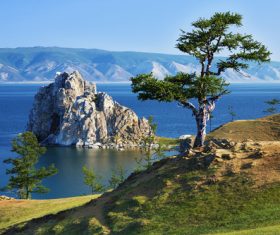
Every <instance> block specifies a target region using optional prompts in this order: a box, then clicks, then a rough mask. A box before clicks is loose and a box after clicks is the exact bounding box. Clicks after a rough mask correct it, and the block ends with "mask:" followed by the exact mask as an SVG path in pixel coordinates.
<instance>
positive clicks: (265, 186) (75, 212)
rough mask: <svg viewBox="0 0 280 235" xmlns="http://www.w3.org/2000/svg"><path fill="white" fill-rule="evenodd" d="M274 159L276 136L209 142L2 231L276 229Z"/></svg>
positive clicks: (278, 188) (278, 146)
mask: <svg viewBox="0 0 280 235" xmlns="http://www.w3.org/2000/svg"><path fill="white" fill-rule="evenodd" d="M221 146H224V147H221ZM279 164H280V142H269V141H261V142H254V141H251V142H244V143H236V144H232V143H226V144H224V143H217V142H216V143H209V146H206V148H205V149H204V150H203V149H200V150H194V151H193V152H192V153H191V154H189V155H187V156H185V157H171V158H166V159H164V160H161V161H160V162H157V163H155V164H154V165H153V166H152V167H151V168H150V169H148V170H146V171H143V172H140V173H135V174H133V175H131V176H130V177H129V178H128V179H127V180H126V181H125V182H124V183H123V184H122V185H120V186H119V187H118V188H117V189H116V190H114V191H112V192H108V193H105V194H103V195H102V196H101V197H100V198H98V199H97V200H93V201H91V202H89V203H87V204H86V205H84V206H81V207H78V208H76V209H72V210H67V211H64V212H60V213H59V214H57V215H52V216H47V217H42V218H39V219H36V220H33V221H30V222H28V223H26V224H25V225H21V226H17V227H14V228H13V229H11V230H9V231H7V233H6V234H67V235H69V234H128V235H129V234H223V233H225V234H258V233H259V234H262V232H267V234H269V233H270V234H277V232H278V231H279V226H278V225H279V224H280V197H279V194H280V171H279ZM255 228H258V229H257V230H250V229H255ZM233 231H236V233H232V232H233ZM238 231H240V232H238Z"/></svg>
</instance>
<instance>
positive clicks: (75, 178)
mask: <svg viewBox="0 0 280 235" xmlns="http://www.w3.org/2000/svg"><path fill="white" fill-rule="evenodd" d="M40 86H42V85H26V84H20V85H18V84H17V85H7V84H6V85H3V84H1V85H0V187H3V186H4V185H5V184H6V183H7V179H8V178H7V176H6V175H5V169H6V167H7V166H6V165H5V164H3V163H2V161H3V159H5V158H7V157H10V156H15V154H14V153H11V152H10V142H11V139H12V138H13V137H15V136H16V135H17V134H18V133H20V132H22V131H24V130H25V127H26V123H27V119H28V114H29V110H30V109H31V106H32V102H33V97H34V95H35V93H36V91H37V90H38V88H39V87H40ZM97 88H98V90H99V91H105V92H108V93H109V94H110V95H111V96H113V98H114V99H115V100H117V101H118V102H119V103H120V104H122V105H125V106H127V107H130V108H132V109H133V110H134V111H135V112H136V113H137V114H138V115H139V116H145V117H148V116H150V115H152V116H153V117H154V120H155V122H156V123H157V124H158V131H157V134H158V135H160V136H167V137H178V136H180V135H182V134H194V133H195V130H196V127H195V122H194V120H193V117H192V115H191V112H190V111H189V110H187V109H183V108H181V107H178V106H177V105H176V104H175V103H159V102H156V101H145V102H141V101H138V100H137V97H136V95H135V94H133V93H131V90H130V86H129V85H128V84H98V85H97ZM230 90H231V93H230V94H229V95H226V96H224V97H223V98H222V99H221V100H220V101H218V102H217V105H216V110H215V111H214V113H213V116H214V118H213V121H212V126H213V128H215V127H218V126H219V125H221V124H223V123H226V122H228V121H230V120H231V116H230V115H229V111H228V107H229V106H232V107H233V110H234V112H235V113H236V115H237V116H236V117H235V118H236V119H254V118H258V117H262V116H264V112H263V111H264V110H265V109H266V108H267V105H266V104H265V103H264V101H266V100H269V99H272V98H280V84H233V85H231V86H230ZM141 156H142V155H141V153H139V152H136V151H124V152H117V151H112V150H111V151H105V150H102V151H96V150H90V149H82V150H81V149H79V150H77V149H75V148H58V147H55V148H49V149H48V151H47V153H46V154H45V155H44V156H42V158H41V160H40V162H39V164H38V165H40V166H43V165H49V164H51V163H54V164H55V165H56V167H57V168H58V169H59V173H58V174H57V175H55V176H53V177H51V178H48V179H46V180H45V181H44V185H46V186H47V187H49V188H50V189H51V191H50V192H49V193H47V194H43V195H33V197H34V198H56V197H67V196H75V195H81V194H85V193H89V190H88V188H87V187H86V186H85V185H84V184H83V177H82V173H81V168H82V166H83V165H87V166H89V167H93V168H94V169H95V171H96V172H97V174H99V175H100V176H102V181H103V183H104V184H105V183H106V182H107V181H108V179H109V178H110V176H111V173H112V170H113V169H116V168H117V167H118V166H123V168H125V169H126V173H127V174H129V173H130V172H131V171H133V170H134V169H135V167H136V165H137V164H136V161H135V158H140V157H141Z"/></svg>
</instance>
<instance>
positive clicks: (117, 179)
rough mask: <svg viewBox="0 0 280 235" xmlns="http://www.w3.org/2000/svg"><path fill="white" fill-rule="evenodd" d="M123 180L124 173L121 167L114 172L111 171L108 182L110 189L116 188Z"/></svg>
mask: <svg viewBox="0 0 280 235" xmlns="http://www.w3.org/2000/svg"><path fill="white" fill-rule="evenodd" d="M124 180H125V171H124V169H123V167H121V166H119V167H118V168H117V169H116V170H113V171H112V176H111V178H110V180H109V185H110V188H113V189H114V188H117V187H118V186H119V184H121V183H122V182H123V181H124Z"/></svg>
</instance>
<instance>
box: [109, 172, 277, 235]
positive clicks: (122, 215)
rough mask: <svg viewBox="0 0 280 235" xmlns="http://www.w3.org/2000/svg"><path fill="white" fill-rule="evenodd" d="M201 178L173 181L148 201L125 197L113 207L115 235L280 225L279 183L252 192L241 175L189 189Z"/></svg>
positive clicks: (190, 176) (188, 176)
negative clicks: (137, 200) (196, 188)
mask: <svg viewBox="0 0 280 235" xmlns="http://www.w3.org/2000/svg"><path fill="white" fill-rule="evenodd" d="M200 177H203V173H201V172H197V174H195V173H194V172H191V173H187V174H186V175H185V176H183V180H182V183H180V184H178V183H175V182H172V180H171V182H169V183H168V185H170V186H169V187H166V188H165V189H164V190H162V191H161V192H158V194H157V196H155V197H153V198H151V199H150V200H145V201H144V203H137V202H136V201H135V199H134V198H135V197H134V198H132V199H130V200H127V199H124V198H123V197H120V198H119V199H118V200H116V203H115V204H113V205H111V207H110V208H108V214H107V219H108V223H109V225H110V228H111V229H112V231H113V234H139V233H140V234H208V233H209V234H210V233H215V232H226V231H234V230H242V229H248V228H255V227H262V226H268V225H272V224H277V223H278V224H280V198H279V193H280V185H273V186H270V187H267V188H264V189H260V190H252V188H251V187H250V186H249V183H248V181H247V180H246V177H244V178H243V177H240V178H239V177H237V178H231V179H228V181H227V182H221V183H219V184H217V185H216V184H215V185H209V186H205V187H202V188H201V189H200V190H198V191H187V190H185V189H186V188H187V187H191V186H192V181H193V183H194V181H197V180H199V178H200ZM184 181H188V182H189V183H188V184H184V183H183V182H184ZM194 184H195V183H194ZM136 198H137V197H136ZM138 198H139V196H138ZM272 229H274V228H272ZM276 229H278V228H276ZM260 231H261V230H260ZM249 232H250V230H249ZM241 234H242V233H241ZM245 234H246V233H245Z"/></svg>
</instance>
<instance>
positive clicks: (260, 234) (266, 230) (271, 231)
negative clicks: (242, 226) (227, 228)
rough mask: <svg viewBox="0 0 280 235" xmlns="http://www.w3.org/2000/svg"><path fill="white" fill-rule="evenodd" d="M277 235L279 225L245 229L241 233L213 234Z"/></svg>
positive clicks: (225, 234) (219, 234) (279, 231)
mask: <svg viewBox="0 0 280 235" xmlns="http://www.w3.org/2000/svg"><path fill="white" fill-rule="evenodd" d="M264 234H265V235H279V234H280V225H274V226H267V227H263V228H256V229H246V230H241V231H234V232H227V233H215V234H213V235H264Z"/></svg>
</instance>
